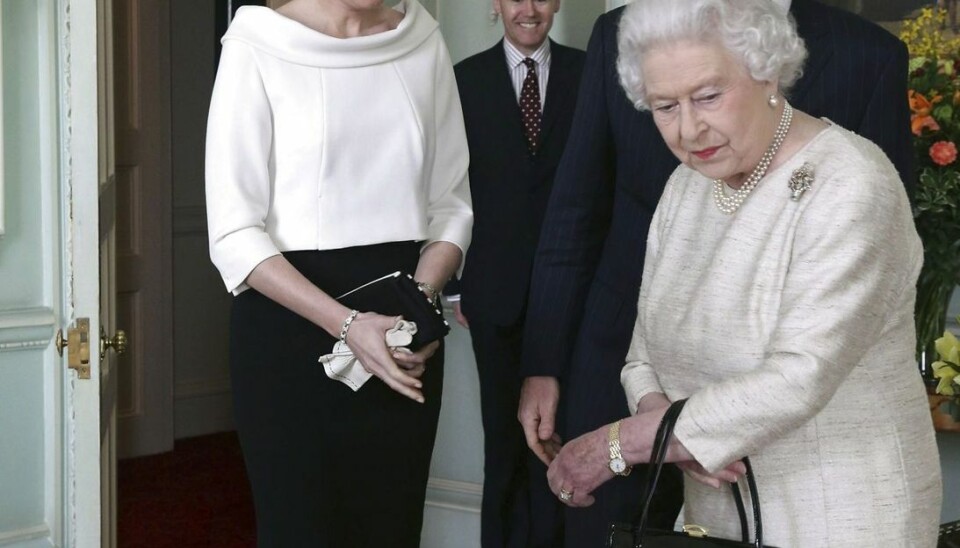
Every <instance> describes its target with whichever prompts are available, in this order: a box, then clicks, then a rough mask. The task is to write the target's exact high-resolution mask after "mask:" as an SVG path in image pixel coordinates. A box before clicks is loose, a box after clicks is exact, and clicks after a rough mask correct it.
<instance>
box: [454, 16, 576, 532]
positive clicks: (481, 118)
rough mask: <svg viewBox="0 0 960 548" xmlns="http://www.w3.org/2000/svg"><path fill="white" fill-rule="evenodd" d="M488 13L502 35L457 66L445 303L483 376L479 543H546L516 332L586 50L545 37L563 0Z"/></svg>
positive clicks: (540, 471) (544, 499)
mask: <svg viewBox="0 0 960 548" xmlns="http://www.w3.org/2000/svg"><path fill="white" fill-rule="evenodd" d="M493 9H494V13H495V14H496V15H498V16H499V17H501V18H502V21H503V28H504V39H503V40H502V41H501V42H499V43H498V44H497V45H495V46H493V47H492V48H490V49H488V50H486V51H484V52H481V53H478V54H476V55H474V56H472V57H470V58H468V59H466V60H464V61H462V62H461V63H459V64H457V66H456V67H454V70H455V73H456V77H457V86H458V87H459V89H460V101H461V103H462V105H463V116H464V121H465V125H466V129H467V141H468V144H469V146H470V191H471V194H472V196H473V211H474V225H473V240H472V243H471V245H470V250H469V251H468V252H467V257H466V261H465V265H464V272H463V276H462V279H461V281H460V285H459V290H460V292H461V299H462V300H461V302H458V303H455V305H454V308H455V312H456V314H457V319H458V321H460V323H461V324H464V326H467V325H469V328H470V336H471V338H472V341H473V348H474V353H475V355H476V359H477V370H478V373H479V377H480V402H481V414H482V417H483V430H484V453H485V459H484V485H483V507H482V516H481V544H482V546H484V548H503V547H505V546H510V547H514V546H516V547H527V546H544V547H552V546H557V545H558V543H559V542H561V535H562V517H563V512H562V506H560V504H559V501H557V499H556V498H555V497H554V496H553V494H552V493H551V492H550V490H549V487H548V486H547V482H546V467H545V466H544V465H543V463H541V462H540V461H539V460H537V458H536V457H534V456H533V454H532V453H530V451H529V450H528V449H527V445H526V442H525V441H524V438H523V431H522V430H521V428H520V424H519V423H518V422H517V405H518V403H519V401H520V383H521V382H522V380H523V379H522V378H521V377H520V355H521V350H522V346H521V335H522V333H523V322H524V316H525V312H526V306H527V287H528V286H529V283H530V273H531V271H532V269H533V255H534V252H535V250H536V247H537V241H538V239H539V236H540V224H541V222H542V220H543V214H544V210H545V209H546V204H547V199H548V198H549V196H550V188H551V187H552V185H553V177H554V173H555V172H556V169H557V163H558V162H559V161H560V156H561V154H562V152H563V149H564V145H565V144H566V141H567V134H568V133H569V131H570V124H571V123H572V120H573V110H574V107H575V106H576V102H577V90H578V88H579V85H580V72H581V70H582V69H583V60H584V53H583V52H582V51H580V50H576V49H572V48H568V47H565V46H562V45H560V44H557V43H555V42H552V41H551V40H549V39H548V38H547V33H548V32H549V31H550V27H551V25H552V24H553V16H554V14H555V13H556V12H557V11H558V10H559V9H560V0H493ZM455 290H456V289H454V290H453V291H455ZM446 292H447V293H448V294H450V293H451V289H449V287H448V289H447V291H446Z"/></svg>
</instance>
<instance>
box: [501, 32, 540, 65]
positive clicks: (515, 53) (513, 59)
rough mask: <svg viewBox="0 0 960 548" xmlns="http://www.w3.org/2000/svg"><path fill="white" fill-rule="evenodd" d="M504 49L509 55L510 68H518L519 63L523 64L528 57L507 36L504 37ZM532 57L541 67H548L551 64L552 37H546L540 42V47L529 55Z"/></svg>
mask: <svg viewBox="0 0 960 548" xmlns="http://www.w3.org/2000/svg"><path fill="white" fill-rule="evenodd" d="M503 51H504V53H506V55H507V66H509V67H510V68H516V67H517V66H518V65H522V64H523V60H524V59H526V58H527V56H526V55H524V54H523V53H521V52H520V50H518V49H517V48H516V47H515V46H514V45H513V44H511V43H510V40H507V39H506V38H504V39H503ZM529 57H530V58H531V59H533V60H534V61H536V62H537V66H539V67H547V66H549V65H550V39H549V38H548V39H546V40H544V41H543V43H542V44H540V47H539V48H537V50H536V51H534V52H533V54H532V55H530V56H529Z"/></svg>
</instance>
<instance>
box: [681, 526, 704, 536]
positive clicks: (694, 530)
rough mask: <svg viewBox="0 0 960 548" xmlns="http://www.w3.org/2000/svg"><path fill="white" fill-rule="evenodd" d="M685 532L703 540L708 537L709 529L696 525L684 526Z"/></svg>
mask: <svg viewBox="0 0 960 548" xmlns="http://www.w3.org/2000/svg"><path fill="white" fill-rule="evenodd" d="M683 532H684V533H686V534H688V535H690V536H691V537H695V538H703V537H705V536H707V528H706V527H704V526H702V525H695V524H693V523H691V524H689V525H684V526H683Z"/></svg>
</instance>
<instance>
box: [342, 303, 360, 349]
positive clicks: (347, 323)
mask: <svg viewBox="0 0 960 548" xmlns="http://www.w3.org/2000/svg"><path fill="white" fill-rule="evenodd" d="M359 313H360V312H359V311H357V310H351V311H350V315H349V316H347V319H345V320H343V326H342V327H340V342H342V343H344V344H346V343H347V331H350V324H352V323H353V320H355V319H356V318H357V314H359Z"/></svg>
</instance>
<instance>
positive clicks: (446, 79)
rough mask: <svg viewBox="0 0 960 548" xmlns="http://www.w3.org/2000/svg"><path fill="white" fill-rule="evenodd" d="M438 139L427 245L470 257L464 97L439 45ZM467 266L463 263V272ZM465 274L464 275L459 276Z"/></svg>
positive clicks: (434, 138) (470, 212)
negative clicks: (445, 245)
mask: <svg viewBox="0 0 960 548" xmlns="http://www.w3.org/2000/svg"><path fill="white" fill-rule="evenodd" d="M436 62H437V65H436V73H435V74H436V85H435V88H434V89H435V110H434V135H433V136H432V138H431V139H430V140H431V143H432V147H431V148H432V151H431V152H432V158H430V161H429V162H428V163H427V166H428V170H429V172H428V173H427V177H428V180H427V193H428V194H427V241H426V242H425V243H424V247H426V246H427V245H430V244H431V243H433V242H438V241H444V242H450V243H452V244H454V245H456V246H457V247H459V248H460V250H461V251H462V252H463V256H464V257H466V254H467V248H468V247H469V245H470V238H471V234H472V233H471V230H472V228H473V206H472V203H471V199H470V186H469V180H468V176H467V168H468V166H469V165H470V154H469V149H468V148H467V133H466V129H465V128H464V124H463V112H462V110H461V107H460V94H459V93H458V92H457V82H456V79H455V78H454V74H453V65H452V64H451V62H450V54H449V53H448V52H447V48H446V45H445V44H444V43H443V41H442V40H439V41H438V42H437V55H436ZM462 265H463V262H462V261H461V267H460V270H462ZM459 274H462V272H459Z"/></svg>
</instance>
